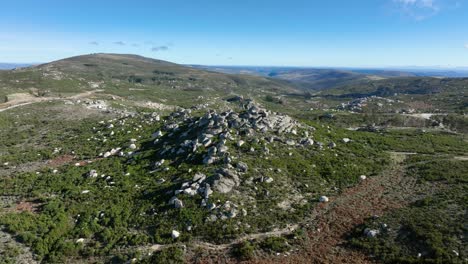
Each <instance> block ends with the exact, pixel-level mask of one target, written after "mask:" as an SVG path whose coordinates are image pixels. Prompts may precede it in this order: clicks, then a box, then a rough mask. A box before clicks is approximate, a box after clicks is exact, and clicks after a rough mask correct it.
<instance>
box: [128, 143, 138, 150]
mask: <svg viewBox="0 0 468 264" xmlns="http://www.w3.org/2000/svg"><path fill="white" fill-rule="evenodd" d="M129 147H130V149H136V148H137V146H136V145H135V144H130V146H129Z"/></svg>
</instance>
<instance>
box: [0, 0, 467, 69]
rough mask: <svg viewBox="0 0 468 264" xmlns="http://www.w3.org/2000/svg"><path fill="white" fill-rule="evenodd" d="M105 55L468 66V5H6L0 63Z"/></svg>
mask: <svg viewBox="0 0 468 264" xmlns="http://www.w3.org/2000/svg"><path fill="white" fill-rule="evenodd" d="M95 52H112V53H132V54H140V55H143V56H147V57H152V58H158V59H163V60H169V61H173V62H177V63H186V64H207V65H276V66H287V65H288V66H316V67H319V66H331V67H336V66H343V67H387V66H413V65H414V66H436V65H439V66H443V67H454V66H468V0H362V1H360V0H354V1H351V0H342V1H336V0H327V1H318V0H317V1H314V0H288V1H284V0H269V1H265V0H229V1H227V0H184V1H182V0H164V1H163V0H133V1H120V0H113V1H108V0H93V1H90V0H80V1H66V0H60V1H59V0H42V1H37V0H14V1H2V3H1V4H0V61H2V62H47V61H51V60H56V59H61V58H65V57H70V56H74V55H80V54H87V53H95Z"/></svg>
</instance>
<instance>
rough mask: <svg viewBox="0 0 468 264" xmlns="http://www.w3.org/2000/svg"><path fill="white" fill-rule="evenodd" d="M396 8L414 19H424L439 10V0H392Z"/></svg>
mask: <svg viewBox="0 0 468 264" xmlns="http://www.w3.org/2000/svg"><path fill="white" fill-rule="evenodd" d="M392 1H393V4H394V5H395V6H396V8H397V10H398V11H399V12H400V13H402V14H403V15H405V16H409V17H411V18H414V19H415V20H424V19H426V18H429V17H431V16H434V15H436V14H437V13H439V11H440V10H441V3H440V1H441V0H392Z"/></svg>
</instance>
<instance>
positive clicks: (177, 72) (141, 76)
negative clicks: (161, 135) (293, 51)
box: [0, 54, 297, 103]
mask: <svg viewBox="0 0 468 264" xmlns="http://www.w3.org/2000/svg"><path fill="white" fill-rule="evenodd" d="M96 89H103V90H105V91H106V92H109V93H112V94H114V95H117V96H123V97H126V96H130V95H131V96H132V97H137V98H141V99H154V100H157V99H158V98H157V97H156V93H157V94H165V95H168V94H172V95H173V96H174V97H172V96H166V97H168V98H165V99H167V100H170V101H178V102H179V103H180V101H179V99H182V98H181V97H183V99H182V100H185V101H187V102H190V101H193V100H194V99H196V98H197V97H198V96H210V97H215V96H219V95H226V94H231V93H232V94H236V93H242V94H250V95H256V94H262V93H271V94H276V93H291V92H297V89H296V88H294V87H292V86H290V85H288V84H286V83H284V82H281V81H277V80H273V79H271V78H264V77H258V76H244V75H230V74H222V73H216V72H210V71H204V70H199V69H194V68H191V67H186V66H182V65H178V64H175V63H170V62H166V61H161V60H155V59H149V58H144V57H141V56H137V55H123V54H90V55H83V56H77V57H72V58H68V59H63V60H59V61H55V62H51V63H47V64H42V65H38V66H34V67H29V68H21V69H17V70H10V71H2V72H0V97H2V96H3V97H4V96H6V95H8V94H12V93H20V92H23V93H24V92H26V93H27V92H31V91H33V92H34V93H35V94H42V95H44V94H48V95H60V94H67V93H80V92H83V91H91V90H96ZM175 91H177V92H175Z"/></svg>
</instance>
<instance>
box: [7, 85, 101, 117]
mask: <svg viewBox="0 0 468 264" xmlns="http://www.w3.org/2000/svg"><path fill="white" fill-rule="evenodd" d="M102 91H104V90H92V91H87V92H82V93H79V94H75V95H72V96H69V97H35V96H32V95H30V94H17V95H18V96H16V98H14V99H13V100H11V101H8V102H6V103H2V104H0V112H3V111H6V110H9V109H13V108H16V107H21V106H25V105H30V104H33V103H39V102H45V101H54V100H70V99H80V98H85V97H88V96H90V95H93V94H94V93H97V92H102Z"/></svg>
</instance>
